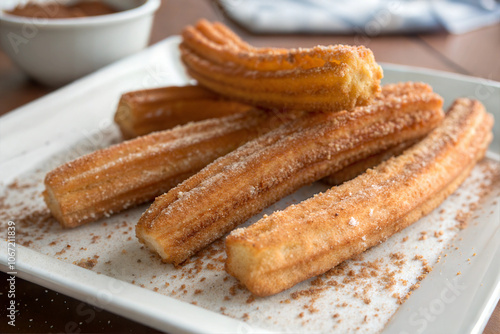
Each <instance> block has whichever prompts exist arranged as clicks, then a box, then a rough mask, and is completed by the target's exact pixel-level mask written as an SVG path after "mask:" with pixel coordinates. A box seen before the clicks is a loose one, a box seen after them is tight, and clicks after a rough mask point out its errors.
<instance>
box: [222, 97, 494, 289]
mask: <svg viewBox="0 0 500 334" xmlns="http://www.w3.org/2000/svg"><path fill="white" fill-rule="evenodd" d="M492 126H493V118H492V116H491V115H490V114H488V113H486V112H485V110H484V107H483V106H482V105H481V103H480V102H478V101H475V100H470V99H458V100H457V101H456V102H455V103H454V105H453V106H452V107H451V109H450V111H449V112H448V114H447V116H446V118H445V120H444V122H443V123H442V124H441V125H440V126H439V127H438V128H436V129H435V130H434V131H433V132H432V133H431V134H429V135H428V136H427V137H426V138H425V139H424V140H422V141H421V142H419V143H417V144H416V145H415V146H413V147H412V148H410V149H408V150H407V151H405V153H403V154H402V155H400V156H399V157H397V158H391V159H390V160H388V161H386V162H384V163H382V164H381V165H379V166H378V167H377V168H375V169H371V170H368V171H367V172H366V173H365V174H363V175H361V176H359V177H357V178H356V179H354V180H352V181H349V182H346V183H344V184H343V185H341V186H339V187H334V188H332V189H330V190H328V191H326V192H325V193H322V194H319V195H317V196H314V197H313V198H311V199H309V200H306V201H304V202H302V203H300V204H298V205H292V206H290V207H288V208H287V209H285V210H283V211H280V212H275V213H273V214H272V215H270V216H268V217H265V218H263V219H261V220H260V221H258V222H257V223H255V224H254V225H252V226H250V227H248V228H245V229H237V230H235V231H233V232H232V233H231V234H230V235H229V236H228V237H227V239H226V252H227V262H226V270H227V271H228V272H229V273H230V274H231V275H233V276H235V277H236V278H238V280H240V282H241V283H243V284H244V285H245V286H246V287H247V288H248V289H249V290H250V291H251V292H252V293H254V294H256V295H259V296H266V295H272V294H275V293H278V292H280V291H283V290H285V289H287V288H289V287H291V286H293V285H295V284H297V283H298V282H300V281H303V280H305V279H307V278H309V277H313V276H316V275H318V274H321V273H324V272H326V271H327V270H329V269H330V268H332V267H334V266H335V265H337V264H339V263H341V262H342V261H344V260H346V259H349V258H351V257H352V256H354V255H356V254H359V253H361V252H363V251H364V250H366V249H368V248H369V247H372V246H374V245H377V244H378V243H381V242H382V241H384V240H385V239H387V238H388V237H389V236H391V235H392V234H394V233H396V232H398V231H400V230H401V229H403V228H405V227H407V226H408V225H410V224H412V223H413V222H415V221H417V220H418V219H419V218H421V217H422V216H423V215H426V214H427V213H429V212H430V211H431V210H433V209H434V208H435V207H437V206H438V205H439V204H440V203H441V202H442V201H443V200H444V199H445V198H446V197H447V196H448V195H450V194H451V193H452V192H453V191H455V189H456V188H457V187H458V186H459V185H460V184H461V183H462V181H463V180H464V179H465V178H466V177H467V175H468V174H469V172H470V171H471V169H472V168H473V167H474V165H475V164H476V162H477V161H478V160H480V159H481V158H482V157H483V155H484V153H485V151H486V149H487V147H488V145H489V143H490V141H491V139H492V133H491V129H492Z"/></svg>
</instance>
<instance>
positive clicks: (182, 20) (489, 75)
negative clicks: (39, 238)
mask: <svg viewBox="0 0 500 334" xmlns="http://www.w3.org/2000/svg"><path fill="white" fill-rule="evenodd" d="M200 18H206V19H209V20H218V21H222V22H225V23H226V24H227V25H229V26H230V27H231V28H232V29H234V30H235V32H236V33H237V34H239V35H240V36H241V37H242V38H243V39H244V40H246V41H247V42H249V43H250V44H253V45H255V46H275V47H311V46H314V45H318V44H322V45H328V44H339V43H340V44H364V45H365V46H367V47H369V48H370V49H372V50H373V52H374V54H375V57H376V59H377V61H380V62H388V63H395V64H404V65H412V66H419V67H426V68H431V69H437V70H442V71H448V72H454V73H460V74H466V75H471V76H476V77H481V78H485V79H490V80H495V81H500V61H499V58H498V57H499V55H500V24H497V25H494V26H490V27H487V28H483V29H480V30H477V31H474V32H470V33H467V34H463V35H450V34H447V33H446V32H439V33H434V34H425V35H382V36H366V35H326V34H325V35H305V34H304V35H296V34H294V35H273V34H269V35H255V34H251V33H249V32H248V31H246V30H244V29H243V28H241V27H240V26H238V25H237V24H235V23H234V22H232V21H231V20H229V19H228V18H227V17H226V16H224V14H223V12H222V11H221V9H220V7H219V6H218V4H217V3H216V2H214V1H210V0H168V1H164V2H162V5H161V7H160V9H159V11H158V12H157V14H156V18H155V22H154V26H153V31H152V35H151V44H154V43H156V42H158V41H160V40H162V39H164V38H166V37H168V36H171V35H176V34H179V33H180V32H181V30H182V28H183V27H184V26H186V25H188V24H193V23H195V22H196V21H197V20H198V19H200ZM51 91H52V89H50V88H47V87H43V86H41V85H39V84H37V83H35V82H33V81H31V80H30V79H29V78H27V77H26V76H25V75H24V74H23V73H22V72H21V71H20V70H19V69H18V68H16V67H15V66H14V65H13V63H12V62H11V61H10V60H9V59H8V58H7V56H6V55H5V54H4V53H3V52H1V51H0V101H1V103H0V115H2V114H5V113H7V112H10V111H11V110H13V109H15V108H17V107H20V106H22V105H24V104H26V103H28V102H30V101H32V100H35V99H37V98H39V97H41V96H43V95H45V94H48V93H50V92H51ZM6 279H7V275H5V274H4V273H0V280H1V281H2V282H5V280H6ZM2 286H3V288H2V290H1V291H0V300H2V299H5V298H6V285H5V284H2ZM16 287H17V291H18V295H17V296H16V301H17V302H18V303H19V304H18V309H19V310H20V312H19V315H18V318H17V321H16V327H15V328H12V327H11V326H6V321H5V315H4V313H5V310H4V308H2V310H1V311H0V315H1V317H2V319H3V320H1V322H0V332H18V333H20V332H22V333H43V332H71V331H72V332H80V333H89V332H92V333H109V332H115V333H117V332H119V333H125V332H130V333H135V332H141V333H156V332H158V331H156V330H154V329H151V328H148V327H145V326H143V325H141V324H138V323H134V322H132V321H130V320H128V319H124V318H122V317H120V316H117V315H114V314H112V313H109V312H106V311H103V310H100V309H97V308H95V307H92V306H90V305H88V304H86V303H84V302H81V301H78V300H75V299H73V298H70V297H67V296H64V295H60V294H58V293H57V292H54V291H50V290H48V289H45V288H43V287H40V286H38V285H35V284H32V283H30V282H27V281H24V280H21V279H17V282H16ZM1 304H2V305H6V303H4V302H3V301H2V303H1ZM54 314H57V316H56V317H55V316H54ZM484 333H487V334H493V333H500V303H499V304H498V305H497V307H496V309H495V311H494V312H493V315H492V316H491V318H490V320H489V322H488V325H487V326H486V328H485V331H484Z"/></svg>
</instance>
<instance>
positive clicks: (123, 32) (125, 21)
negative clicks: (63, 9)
mask: <svg viewBox="0 0 500 334" xmlns="http://www.w3.org/2000/svg"><path fill="white" fill-rule="evenodd" d="M45 1H48V2H50V0H45ZM68 1H69V0H68ZM68 1H66V2H68ZM103 1H104V2H105V3H107V4H109V5H111V6H112V7H114V8H117V9H119V10H120V12H118V13H114V14H109V15H101V16H92V17H82V18H71V19H50V18H49V17H50V15H51V13H50V12H44V13H41V15H40V17H39V18H28V17H19V16H13V15H8V14H6V13H5V12H4V10H9V9H13V8H14V7H15V6H16V5H17V4H19V3H26V0H24V1H22V0H1V1H0V45H1V46H2V49H3V51H5V53H7V54H8V55H9V57H10V58H11V59H12V61H13V62H14V63H15V64H17V65H18V66H19V67H20V68H21V69H23V70H24V71H25V72H26V73H27V74H28V75H29V76H31V77H32V78H34V79H35V80H37V81H39V82H41V83H43V84H46V85H50V86H61V85H64V84H66V83H69V82H71V81H73V80H75V79H77V78H80V77H82V76H84V75H86V74H88V73H91V72H93V71H95V70H97V69H99V68H101V67H103V66H105V65H107V64H110V63H112V62H114V61H116V60H118V59H120V58H122V57H125V56H127V55H130V54H132V53H135V52H137V51H139V50H141V49H143V48H144V47H145V46H146V45H147V43H148V40H149V35H150V32H151V25H152V22H153V14H154V12H155V11H156V10H157V9H158V7H159V5H160V1H161V0H103ZM37 2H43V1H40V0H38V1H37ZM57 2H58V3H64V2H65V0H57Z"/></svg>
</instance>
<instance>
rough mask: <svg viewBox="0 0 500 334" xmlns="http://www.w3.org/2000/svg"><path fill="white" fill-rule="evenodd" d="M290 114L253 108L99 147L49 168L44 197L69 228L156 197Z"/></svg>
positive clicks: (59, 218)
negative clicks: (94, 150) (103, 147)
mask: <svg viewBox="0 0 500 334" xmlns="http://www.w3.org/2000/svg"><path fill="white" fill-rule="evenodd" d="M291 118H293V114H291V113H286V115H283V114H280V113H277V112H267V111H262V110H251V111H249V112H247V113H240V114H235V115H232V116H227V117H223V118H217V119H210V120H206V121H202V122H197V123H190V124H187V125H184V126H179V127H176V128H174V129H172V130H166V131H162V132H156V133H153V134H150V135H147V136H143V137H139V138H136V139H133V140H129V141H126V142H123V143H120V144H118V145H114V146H112V147H109V148H106V149H102V150H99V151H96V152H94V153H91V154H88V155H86V156H83V157H81V158H78V159H76V160H74V161H71V162H68V163H66V164H64V165H62V166H60V167H58V168H56V169H54V170H52V171H51V172H49V173H48V174H47V176H46V178H45V188H46V190H45V192H44V198H45V202H46V203H47V206H48V207H49V209H50V210H51V212H52V214H53V215H54V216H55V217H56V218H57V220H58V221H59V222H60V223H61V224H62V225H63V226H65V227H75V226H78V225H81V224H84V223H87V222H91V221H95V220H97V219H99V218H101V217H103V216H105V215H106V216H108V215H110V214H113V213H116V212H119V211H122V210H124V209H126V208H128V207H131V206H134V205H137V204H141V203H144V202H147V201H150V200H153V199H154V198H155V197H156V196H158V195H161V194H163V193H164V192H166V191H168V190H169V189H170V188H172V187H174V186H176V185H177V184H178V183H179V182H181V181H183V180H185V179H186V178H188V177H189V176H191V175H193V174H194V173H196V172H198V171H199V170H200V169H202V168H203V167H205V166H206V165H208V164H209V163H210V162H212V161H213V160H215V159H216V158H218V157H220V156H223V155H224V154H226V153H228V152H231V151H233V150H234V149H236V148H237V147H238V146H240V145H242V144H244V143H246V142H248V141H249V140H251V139H253V138H256V137H258V136H259V135H262V134H265V133H267V132H269V131H271V130H272V129H275V128H277V127H279V126H280V125H281V124H283V122H288V121H289V120H290V119H291Z"/></svg>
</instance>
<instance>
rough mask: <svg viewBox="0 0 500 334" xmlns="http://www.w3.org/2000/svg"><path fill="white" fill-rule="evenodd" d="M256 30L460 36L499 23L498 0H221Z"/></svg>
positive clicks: (271, 31)
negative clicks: (441, 32)
mask: <svg viewBox="0 0 500 334" xmlns="http://www.w3.org/2000/svg"><path fill="white" fill-rule="evenodd" d="M220 2H221V5H222V6H223V7H224V9H225V10H226V12H227V14H228V15H229V16H230V17H231V18H232V19H234V20H235V21H237V22H238V23H240V24H241V25H243V26H244V27H245V28H247V29H248V30H250V31H252V32H256V33H337V34H353V33H354V34H356V33H357V34H365V35H368V36H374V35H378V34H387V33H415V32H429V31H439V30H443V29H444V30H446V31H448V32H450V33H453V34H461V33H465V32H468V31H472V30H475V29H479V28H481V27H484V26H487V25H492V24H495V23H497V22H500V3H499V2H498V0H220Z"/></svg>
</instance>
